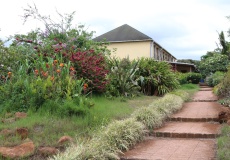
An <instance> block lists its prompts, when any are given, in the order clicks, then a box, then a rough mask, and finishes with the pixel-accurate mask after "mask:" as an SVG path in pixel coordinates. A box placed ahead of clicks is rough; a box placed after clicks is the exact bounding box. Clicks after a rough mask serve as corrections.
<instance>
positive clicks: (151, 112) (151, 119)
mask: <svg viewBox="0 0 230 160" xmlns="http://www.w3.org/2000/svg"><path fill="white" fill-rule="evenodd" d="M132 117H134V118H135V119H136V120H137V121H139V122H142V123H143V124H144V125H145V126H146V128H147V129H149V130H153V129H154V128H157V127H160V126H161V124H162V121H163V118H164V117H163V115H162V114H161V113H159V112H157V110H155V108H150V107H142V108H139V109H137V110H136V111H135V112H134V113H133V115H132Z"/></svg>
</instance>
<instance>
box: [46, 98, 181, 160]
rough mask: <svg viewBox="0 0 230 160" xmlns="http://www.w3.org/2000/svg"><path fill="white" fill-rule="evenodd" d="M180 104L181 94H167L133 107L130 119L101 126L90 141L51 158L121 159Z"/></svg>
mask: <svg viewBox="0 0 230 160" xmlns="http://www.w3.org/2000/svg"><path fill="white" fill-rule="evenodd" d="M182 103H183V100H182V98H181V97H179V96H177V95H174V94H166V95H165V96H164V97H163V98H160V99H158V100H156V101H154V102H153V103H151V104H150V105H149V106H146V107H143V108H140V109H138V110H136V111H135V112H134V113H133V114H132V115H131V118H128V119H125V120H117V121H114V122H113V123H111V124H109V125H108V126H106V127H103V128H102V129H101V131H100V132H99V133H97V135H95V136H93V138H92V139H91V140H90V141H89V142H87V143H84V144H83V143H81V144H80V145H78V146H71V147H70V148H68V149H67V151H66V152H64V153H59V154H58V155H56V156H54V157H52V158H50V160H64V159H76V160H78V159H79V160H81V159H101V160H107V159H120V156H121V155H122V154H123V151H126V150H128V149H129V148H130V147H132V146H133V145H135V144H136V143H137V142H139V141H141V140H143V138H144V135H145V134H146V130H150V131H152V130H153V129H154V128H157V127H159V126H161V124H162V122H163V120H164V119H166V118H167V117H169V115H170V114H172V113H173V112H175V111H177V110H179V109H180V108H181V107H182Z"/></svg>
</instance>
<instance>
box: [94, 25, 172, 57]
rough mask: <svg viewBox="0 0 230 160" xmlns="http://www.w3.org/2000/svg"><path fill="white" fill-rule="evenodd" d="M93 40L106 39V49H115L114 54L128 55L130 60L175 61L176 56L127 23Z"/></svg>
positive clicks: (118, 55) (119, 55)
mask: <svg viewBox="0 0 230 160" xmlns="http://www.w3.org/2000/svg"><path fill="white" fill-rule="evenodd" d="M93 40H94V41H103V40H106V41H107V42H109V43H110V44H109V46H108V49H110V50H113V49H116V52H115V55H116V56H117V57H120V58H125V57H127V56H128V57H129V58H130V59H131V60H132V59H136V58H138V57H147V58H154V59H156V60H159V61H170V62H175V61H176V58H175V57H174V56H173V55H172V54H170V53H169V52H168V51H167V50H166V49H164V48H163V47H162V46H161V45H159V44H158V43H157V42H155V41H154V40H153V39H152V38H151V37H149V36H147V35H145V34H143V33H141V32H140V31H138V30H136V29H135V28H133V27H131V26H129V25H127V24H124V25H122V26H120V27H118V28H115V29H113V30H111V31H109V32H107V33H105V34H102V35H101V36H98V37H96V38H94V39H93Z"/></svg>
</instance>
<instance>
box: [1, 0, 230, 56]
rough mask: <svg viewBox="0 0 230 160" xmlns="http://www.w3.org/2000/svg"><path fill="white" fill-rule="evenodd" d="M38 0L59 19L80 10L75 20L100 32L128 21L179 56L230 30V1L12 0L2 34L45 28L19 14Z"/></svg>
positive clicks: (210, 46)
mask: <svg viewBox="0 0 230 160" xmlns="http://www.w3.org/2000/svg"><path fill="white" fill-rule="evenodd" d="M33 3H35V4H36V6H37V8H38V10H39V12H40V13H42V14H45V15H51V16H52V17H53V16H54V18H56V19H57V15H56V14H55V12H56V9H57V10H58V11H59V12H60V13H71V12H73V11H76V16H75V21H74V23H75V24H78V23H81V24H85V25H86V27H88V30H89V31H92V30H94V31H96V34H95V35H96V36H99V35H100V34H103V33H105V32H108V31H109V30H111V29H114V28H116V27H119V26H120V25H123V24H129V25H131V26H132V27H134V28H136V29H138V30H139V31H141V32H143V33H145V34H146V35H148V36H150V37H152V38H153V39H154V40H156V41H157V42H158V43H159V44H161V45H162V46H163V47H164V48H165V49H166V50H168V51H169V52H171V53H172V54H173V55H174V56H175V57H177V58H191V57H193V58H194V59H199V58H200V57H201V56H202V55H204V54H205V53H206V52H207V51H210V50H214V49H215V48H216V42H218V35H217V31H218V32H220V31H222V30H223V31H225V32H226V31H227V30H228V28H229V21H228V20H227V18H226V16H228V15H230V12H229V8H230V1H229V0H202V1H200V0H190V1H185V0H174V1H171V0H161V1H159V0H143V1H139V0H116V1H106V0H97V1H95V0H84V1H83V0H65V1H61V0H33V1H31V0H20V1H15V0H7V1H4V2H2V3H1V6H0V19H1V24H0V28H1V31H0V37H1V38H4V37H6V36H9V35H13V34H15V33H26V32H29V31H30V30H31V29H34V28H35V27H40V26H41V24H40V23H39V22H37V21H33V20H31V21H29V22H28V23H26V25H24V26H23V25H22V20H21V18H20V17H19V15H22V14H23V8H27V4H30V5H33ZM226 35H227V34H226Z"/></svg>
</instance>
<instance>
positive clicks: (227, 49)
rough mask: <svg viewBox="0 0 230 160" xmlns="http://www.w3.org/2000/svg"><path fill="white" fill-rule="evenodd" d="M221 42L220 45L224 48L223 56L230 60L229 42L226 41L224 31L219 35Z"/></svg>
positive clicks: (222, 50)
mask: <svg viewBox="0 0 230 160" xmlns="http://www.w3.org/2000/svg"><path fill="white" fill-rule="evenodd" d="M219 41H220V45H221V46H222V49H221V54H224V55H227V56H228V59H230V52H229V49H230V46H229V42H227V41H226V40H225V36H224V32H223V31H221V32H220V34H219Z"/></svg>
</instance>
